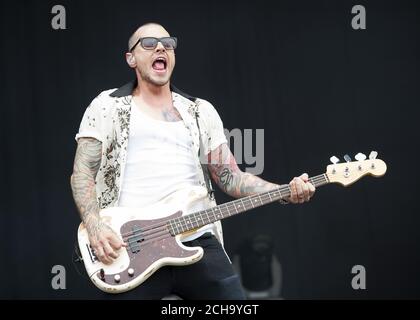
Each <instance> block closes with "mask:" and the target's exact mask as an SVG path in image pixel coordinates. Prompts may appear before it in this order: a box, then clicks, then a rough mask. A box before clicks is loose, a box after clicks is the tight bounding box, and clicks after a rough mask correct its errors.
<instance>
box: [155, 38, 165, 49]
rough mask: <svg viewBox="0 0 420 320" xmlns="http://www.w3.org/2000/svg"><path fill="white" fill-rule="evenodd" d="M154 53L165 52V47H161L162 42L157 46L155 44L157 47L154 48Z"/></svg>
mask: <svg viewBox="0 0 420 320" xmlns="http://www.w3.org/2000/svg"><path fill="white" fill-rule="evenodd" d="M155 51H157V52H163V51H166V49H165V47H164V46H163V44H162V42H160V41H159V42H158V44H157V46H156V49H155Z"/></svg>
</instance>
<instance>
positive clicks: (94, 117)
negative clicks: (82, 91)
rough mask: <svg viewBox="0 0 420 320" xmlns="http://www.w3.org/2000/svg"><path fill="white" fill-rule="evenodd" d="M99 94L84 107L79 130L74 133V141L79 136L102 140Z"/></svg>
mask: <svg viewBox="0 0 420 320" xmlns="http://www.w3.org/2000/svg"><path fill="white" fill-rule="evenodd" d="M100 97H101V95H99V96H97V97H96V98H95V99H93V101H92V102H91V104H90V105H89V106H88V107H87V108H86V111H85V113H84V115H83V118H82V122H81V123H80V127H79V132H78V133H77V134H76V137H75V139H76V141H77V140H78V139H79V138H95V139H97V140H99V141H101V142H104V138H103V130H102V123H101V122H102V121H101V120H102V114H101V98H100Z"/></svg>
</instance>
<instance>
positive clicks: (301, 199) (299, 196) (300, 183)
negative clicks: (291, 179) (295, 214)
mask: <svg viewBox="0 0 420 320" xmlns="http://www.w3.org/2000/svg"><path fill="white" fill-rule="evenodd" d="M295 179H296V180H295V181H296V192H297V195H296V196H297V199H298V202H299V203H303V202H304V201H305V199H304V196H305V195H304V193H303V185H304V183H303V181H302V179H300V178H295Z"/></svg>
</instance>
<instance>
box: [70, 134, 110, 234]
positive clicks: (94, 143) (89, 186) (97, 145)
mask: <svg viewBox="0 0 420 320" xmlns="http://www.w3.org/2000/svg"><path fill="white" fill-rule="evenodd" d="M101 153H102V143H101V142H100V141H98V140H96V139H93V138H81V139H79V141H78V145H77V150H76V157H75V160H74V167H73V174H72V176H71V187H72V191H73V198H74V201H75V203H76V206H77V209H78V210H79V212H80V216H81V218H82V220H83V222H84V224H85V226H86V228H88V231H89V233H90V234H91V235H96V234H97V232H98V229H99V205H98V202H97V200H96V189H95V178H96V174H97V172H98V169H99V166H100V164H101Z"/></svg>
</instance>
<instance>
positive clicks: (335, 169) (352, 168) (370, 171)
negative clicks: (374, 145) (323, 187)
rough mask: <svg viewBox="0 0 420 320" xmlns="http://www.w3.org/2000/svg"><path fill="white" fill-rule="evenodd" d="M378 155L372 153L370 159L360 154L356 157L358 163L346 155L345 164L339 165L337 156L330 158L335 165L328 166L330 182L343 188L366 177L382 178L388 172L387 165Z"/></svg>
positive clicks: (374, 152)
mask: <svg viewBox="0 0 420 320" xmlns="http://www.w3.org/2000/svg"><path fill="white" fill-rule="evenodd" d="M377 155H378V153H377V152H376V151H372V152H371V153H370V155H369V159H368V160H366V156H365V155H364V154H363V153H358V154H357V155H356V156H355V159H356V160H357V161H353V162H352V161H351V158H350V157H349V156H348V155H347V154H346V155H345V156H344V159H345V160H346V162H345V163H338V162H339V159H338V158H337V157H335V156H332V157H331V158H330V160H331V162H332V163H333V164H330V165H329V166H327V172H326V175H327V177H328V180H329V182H332V183H334V182H335V183H339V184H342V185H343V186H349V185H351V184H352V183H354V182H356V181H357V180H359V179H360V178H362V177H363V176H365V175H372V176H374V177H381V176H383V175H384V174H385V172H386V164H385V162H383V161H382V160H380V159H376V157H377Z"/></svg>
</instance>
